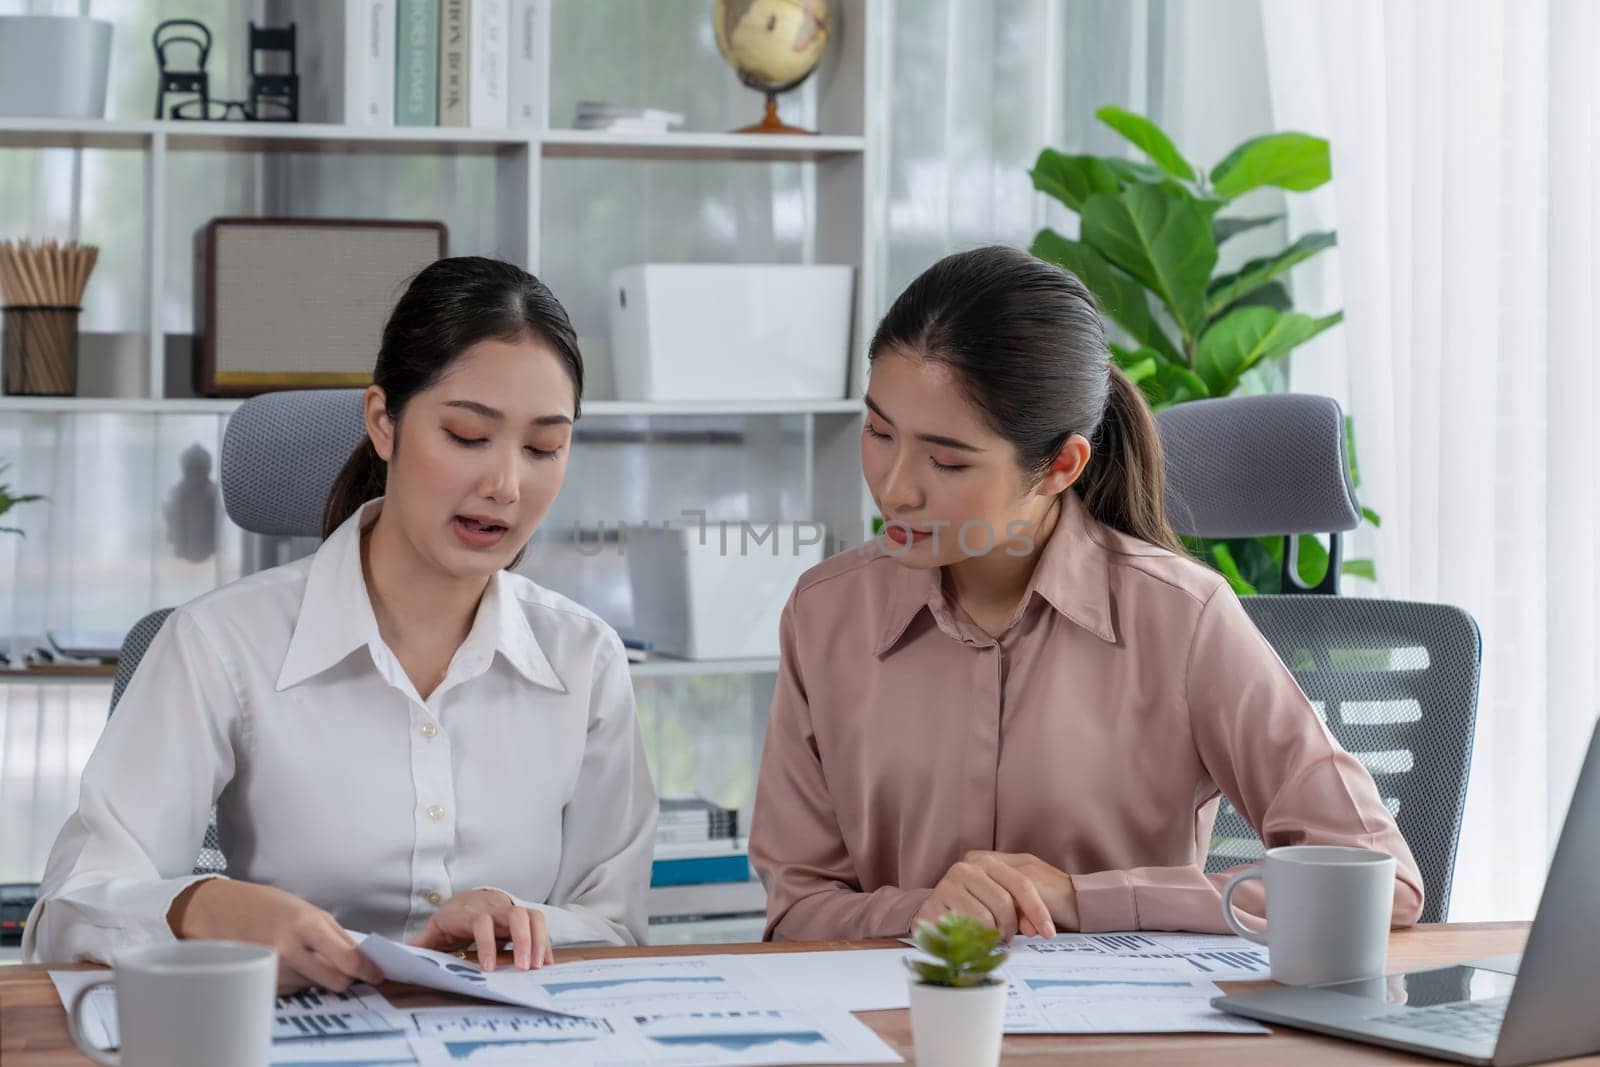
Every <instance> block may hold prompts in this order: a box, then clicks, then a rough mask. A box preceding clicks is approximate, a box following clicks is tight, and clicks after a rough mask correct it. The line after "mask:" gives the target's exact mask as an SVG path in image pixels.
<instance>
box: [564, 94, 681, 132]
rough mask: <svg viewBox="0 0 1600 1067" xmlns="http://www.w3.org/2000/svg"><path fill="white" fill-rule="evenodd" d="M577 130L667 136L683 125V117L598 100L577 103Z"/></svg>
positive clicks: (651, 108) (672, 113) (657, 110)
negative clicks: (671, 130) (667, 133)
mask: <svg viewBox="0 0 1600 1067" xmlns="http://www.w3.org/2000/svg"><path fill="white" fill-rule="evenodd" d="M575 125H576V126H577V128H578V129H580V130H616V131H622V132H628V133H666V132H667V131H668V130H669V129H671V128H672V127H673V126H682V125H683V115H682V114H681V113H679V112H677V111H663V110H662V109H660V108H654V107H630V106H627V105H624V104H607V103H604V102H602V101H598V100H583V101H580V102H579V103H578V115H577V121H576V123H575Z"/></svg>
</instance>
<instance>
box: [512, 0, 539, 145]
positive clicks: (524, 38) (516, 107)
mask: <svg viewBox="0 0 1600 1067" xmlns="http://www.w3.org/2000/svg"><path fill="white" fill-rule="evenodd" d="M548 2H549V0H511V67H510V71H511V80H510V84H511V108H510V111H511V119H510V124H511V125H512V126H515V127H519V128H533V129H540V128H543V126H544V124H545V122H544V116H545V102H544V98H545V91H546V82H545V80H544V78H543V76H542V73H543V71H544V70H545V68H546V67H547V66H548V65H549V51H548V48H547V38H546V36H545V32H544V28H545V26H546V25H547V24H548V21H549V20H548V18H547V17H546V15H545V10H544V9H545V5H546V4H547V3H548Z"/></svg>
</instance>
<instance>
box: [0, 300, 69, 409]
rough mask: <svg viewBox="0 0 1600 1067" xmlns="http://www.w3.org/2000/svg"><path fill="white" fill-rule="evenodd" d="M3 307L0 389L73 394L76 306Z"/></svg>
mask: <svg viewBox="0 0 1600 1067" xmlns="http://www.w3.org/2000/svg"><path fill="white" fill-rule="evenodd" d="M0 310H3V311H4V319H5V340H4V346H3V356H0V393H7V394H10V395H12V396H72V395H73V394H74V393H76V392H77V390H78V312H79V311H80V310H81V309H80V308H76V307H58V306H39V307H25V306H13V307H7V308H4V309H0Z"/></svg>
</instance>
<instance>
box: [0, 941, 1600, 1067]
mask: <svg viewBox="0 0 1600 1067" xmlns="http://www.w3.org/2000/svg"><path fill="white" fill-rule="evenodd" d="M1527 932H1528V928H1527V924H1526V923H1477V924H1454V925H1441V926H1419V927H1417V928H1415V929H1412V930H1402V931H1399V932H1397V933H1395V934H1394V935H1393V937H1392V938H1391V939H1390V942H1389V969H1390V970H1407V969H1412V968H1417V967H1426V966H1431V965H1435V964H1446V963H1455V962H1459V961H1462V960H1469V959H1477V958H1478V957H1481V956H1494V955H1499V954H1500V953H1503V952H1518V951H1521V949H1522V943H1523V941H1524V939H1525V938H1526V937H1527ZM893 945H894V942H889V941H875V942H842V941H830V942H824V943H817V944H807V945H710V946H706V945H683V946H671V947H661V948H644V949H614V948H613V949H572V950H562V951H558V952H557V953H556V958H557V959H558V960H562V961H565V960H578V959H604V958H610V957H615V956H682V955H692V954H697V953H705V952H730V953H736V952H781V951H785V950H792V949H807V950H813V951H815V950H827V949H846V948H888V947H893ZM47 970H48V968H46V967H41V966H15V967H0V1061H3V1062H4V1064H5V1067H47V1065H49V1067H54V1065H57V1064H73V1065H78V1064H84V1063H88V1062H89V1061H88V1060H86V1059H84V1058H83V1057H82V1056H80V1055H79V1054H78V1053H77V1051H76V1049H74V1048H73V1045H72V1041H71V1039H70V1038H69V1037H68V1036H67V1020H66V1013H65V1012H64V1011H63V1010H62V1007H61V1002H60V1001H59V1000H57V999H56V994H55V987H54V986H52V985H51V984H50V979H49V976H48V975H47V974H46V971H47ZM1260 984H1261V983H1254V985H1260ZM1222 985H1223V988H1224V989H1227V990H1228V991H1230V992H1233V991H1237V990H1241V989H1249V988H1252V987H1253V984H1252V983H1243V982H1225V983H1222ZM383 992H384V994H385V995H386V996H388V997H389V998H390V999H391V1000H393V1001H395V1002H396V1003H400V1004H417V1005H421V1004H445V1003H451V1002H453V1001H452V998H450V997H447V996H443V995H441V994H438V993H434V992H432V991H429V990H417V989H414V988H412V987H407V986H399V985H388V986H385V987H384V989H383ZM860 1018H861V1019H862V1020H863V1021H864V1022H866V1023H867V1025H869V1026H871V1027H872V1028H873V1029H874V1030H876V1031H877V1032H878V1033H879V1034H881V1035H882V1036H883V1039H884V1040H885V1041H887V1042H888V1043H889V1044H890V1045H892V1046H894V1048H895V1050H896V1051H898V1052H899V1053H900V1054H901V1055H903V1056H904V1057H905V1058H906V1060H907V1062H911V1060H912V1048H911V1016H910V1013H909V1012H905V1011H879V1012H864V1013H862V1014H861V1016H860ZM1001 1059H1002V1062H1003V1063H1006V1064H1024V1065H1026V1064H1045V1063H1050V1064H1055V1063H1064V1062H1068V1061H1078V1060H1082V1061H1085V1062H1089V1061H1103V1060H1106V1059H1114V1060H1115V1062H1117V1063H1119V1064H1150V1065H1158V1064H1159V1065H1161V1067H1167V1065H1171V1064H1203V1063H1219V1064H1220V1063H1227V1064H1273V1065H1281V1064H1285V1063H1292V1064H1294V1065H1295V1067H1319V1065H1321V1064H1351V1063H1355V1064H1360V1063H1437V1062H1439V1061H1436V1060H1427V1059H1422V1058H1419V1057H1413V1056H1407V1055H1404V1054H1402V1053H1396V1052H1390V1051H1388V1050H1385V1049H1381V1048H1377V1047H1375V1046H1371V1045H1358V1044H1354V1043H1351V1042H1344V1041H1338V1040H1335V1039H1333V1038H1326V1037H1319V1036H1317V1035H1314V1034H1306V1033H1301V1032H1298V1031H1295V1030H1289V1029H1286V1028H1283V1027H1274V1028H1273V1033H1272V1036H1270V1037H1262V1036H1260V1035H1255V1036H1246V1035H1234V1034H1151V1035H1140V1034H1131V1035H1124V1034H1107V1035H1083V1036H1050V1035H1034V1034H1029V1035H1017V1036H1011V1037H1007V1038H1006V1039H1005V1050H1004V1053H1003V1055H1002V1057H1001ZM1567 1062H1569V1063H1589V1064H1596V1065H1600V1057H1589V1058H1586V1059H1583V1060H1570V1061H1567Z"/></svg>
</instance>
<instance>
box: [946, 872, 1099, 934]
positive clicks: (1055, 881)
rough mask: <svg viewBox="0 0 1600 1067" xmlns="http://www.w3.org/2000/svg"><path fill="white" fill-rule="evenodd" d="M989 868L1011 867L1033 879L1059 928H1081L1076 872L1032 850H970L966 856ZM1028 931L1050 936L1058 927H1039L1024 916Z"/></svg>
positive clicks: (1025, 928)
mask: <svg viewBox="0 0 1600 1067" xmlns="http://www.w3.org/2000/svg"><path fill="white" fill-rule="evenodd" d="M964 858H965V859H966V861H967V862H968V863H975V864H977V865H979V866H980V867H984V868H985V869H993V868H1000V869H1002V870H1003V869H1005V868H1009V869H1010V870H1012V871H1015V872H1016V873H1018V874H1020V875H1022V876H1023V877H1024V878H1026V879H1027V880H1028V881H1030V882H1032V883H1033V885H1034V888H1036V889H1037V890H1038V891H1039V896H1041V897H1042V898H1044V905H1045V907H1047V908H1049V909H1050V918H1051V920H1052V921H1053V922H1054V923H1055V927H1056V930H1057V931H1060V930H1076V929H1077V928H1078V897H1077V894H1076V893H1075V892H1073V889H1072V876H1071V875H1069V874H1067V872H1066V871H1063V870H1061V869H1060V868H1058V867H1055V866H1052V865H1051V864H1049V863H1046V862H1045V861H1044V860H1042V859H1040V858H1039V857H1038V856H1035V855H1033V854H1031V853H1028V852H969V853H967V854H966V856H965V857H964ZM1018 932H1019V933H1022V934H1024V935H1034V936H1049V935H1050V934H1051V933H1054V932H1055V931H1048V932H1047V931H1043V930H1039V929H1037V928H1036V927H1035V926H1034V924H1033V923H1031V922H1027V921H1026V920H1024V926H1023V929H1021V930H1019V931H1018Z"/></svg>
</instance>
